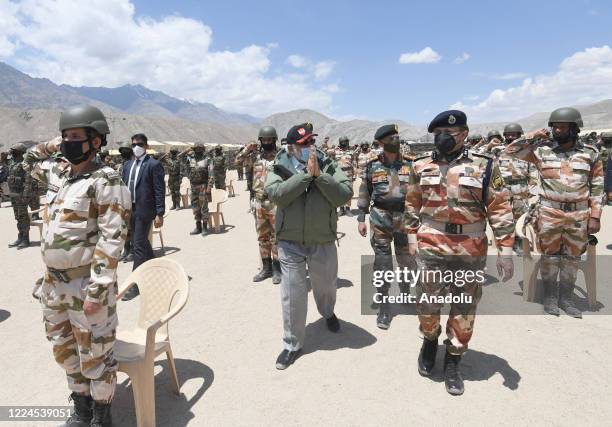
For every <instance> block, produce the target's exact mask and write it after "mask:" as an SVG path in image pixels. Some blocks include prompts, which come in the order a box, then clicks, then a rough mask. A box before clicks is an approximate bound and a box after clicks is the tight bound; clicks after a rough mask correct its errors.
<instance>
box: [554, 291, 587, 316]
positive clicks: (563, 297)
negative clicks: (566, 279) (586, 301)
mask: <svg viewBox="0 0 612 427" xmlns="http://www.w3.org/2000/svg"><path fill="white" fill-rule="evenodd" d="M559 307H560V308H561V309H562V310H563V311H565V313H566V314H567V315H568V316H571V317H575V318H576V319H582V311H580V309H579V308H578V307H576V306H575V305H574V284H573V283H569V284H568V283H560V284H559Z"/></svg>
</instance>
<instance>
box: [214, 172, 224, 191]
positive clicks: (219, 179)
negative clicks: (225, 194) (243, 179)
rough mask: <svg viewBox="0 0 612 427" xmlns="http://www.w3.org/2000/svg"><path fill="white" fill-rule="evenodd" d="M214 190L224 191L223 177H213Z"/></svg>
mask: <svg viewBox="0 0 612 427" xmlns="http://www.w3.org/2000/svg"><path fill="white" fill-rule="evenodd" d="M215 188H217V189H221V190H225V175H215Z"/></svg>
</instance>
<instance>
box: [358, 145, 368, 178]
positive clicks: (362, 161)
mask: <svg viewBox="0 0 612 427" xmlns="http://www.w3.org/2000/svg"><path fill="white" fill-rule="evenodd" d="M369 158H370V151H369V150H368V151H366V152H365V153H364V152H363V151H361V150H359V154H358V155H357V174H358V176H359V177H360V178H363V176H364V175H363V174H364V173H365V171H366V165H367V164H368V159H369Z"/></svg>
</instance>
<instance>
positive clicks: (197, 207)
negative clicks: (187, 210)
mask: <svg viewBox="0 0 612 427" xmlns="http://www.w3.org/2000/svg"><path fill="white" fill-rule="evenodd" d="M206 187H207V186H206V185H204V184H195V185H192V186H191V209H192V210H193V217H194V219H195V220H196V221H204V222H208V195H207V188H206Z"/></svg>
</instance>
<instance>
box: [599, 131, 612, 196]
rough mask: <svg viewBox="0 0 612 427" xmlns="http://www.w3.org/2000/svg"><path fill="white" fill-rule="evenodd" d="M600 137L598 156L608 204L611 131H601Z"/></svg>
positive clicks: (611, 188) (611, 186)
mask: <svg viewBox="0 0 612 427" xmlns="http://www.w3.org/2000/svg"><path fill="white" fill-rule="evenodd" d="M600 137H601V145H600V148H599V152H600V155H599V157H601V163H602V169H603V173H604V191H605V193H606V197H607V199H608V204H609V203H610V193H611V192H612V167H610V166H608V164H609V163H610V162H609V160H610V154H611V153H612V132H602V133H601V136H600ZM608 170H609V171H608Z"/></svg>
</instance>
